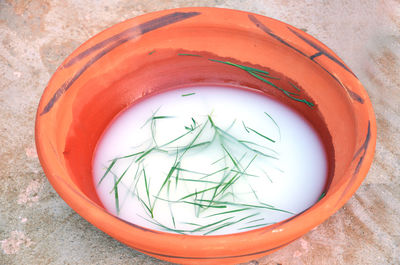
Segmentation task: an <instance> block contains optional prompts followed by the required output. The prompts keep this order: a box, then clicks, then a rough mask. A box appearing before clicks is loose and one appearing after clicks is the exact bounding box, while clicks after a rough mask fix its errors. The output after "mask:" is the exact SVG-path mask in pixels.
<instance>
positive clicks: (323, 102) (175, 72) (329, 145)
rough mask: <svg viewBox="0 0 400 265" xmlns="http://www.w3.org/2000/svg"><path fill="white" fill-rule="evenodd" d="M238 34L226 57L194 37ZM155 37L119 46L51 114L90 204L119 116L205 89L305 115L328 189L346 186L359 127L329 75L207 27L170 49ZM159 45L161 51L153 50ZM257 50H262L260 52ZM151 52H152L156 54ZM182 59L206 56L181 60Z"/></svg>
mask: <svg viewBox="0 0 400 265" xmlns="http://www.w3.org/2000/svg"><path fill="white" fill-rule="evenodd" d="M196 33H197V34H196ZM235 33H236V35H237V41H236V42H235V43H233V44H232V47H231V46H230V47H226V49H225V50H223V52H222V50H221V48H219V49H217V51H215V50H213V49H212V47H207V46H205V47H203V49H199V47H198V45H199V44H198V43H197V42H196V38H198V40H199V41H200V37H199V36H202V34H206V35H205V36H207V37H208V38H209V39H210V42H212V41H213V40H219V41H221V40H222V39H224V38H226V39H228V38H229V39H231V38H232V34H235ZM239 33H240V32H239ZM185 34H186V35H185ZM178 36H189V37H190V40H189V37H188V40H186V39H185V38H184V40H182V38H178ZM203 36H204V35H203ZM152 38H153V46H146V45H148V44H149V39H148V36H145V37H143V38H141V39H140V40H136V42H135V43H134V46H135V47H136V46H137V49H132V45H133V44H130V43H128V44H127V45H122V46H120V47H119V48H118V49H115V50H113V51H111V52H110V53H109V54H107V55H106V56H104V57H103V58H102V59H101V60H98V61H97V62H96V63H95V64H93V65H91V67H90V68H88V69H87V70H86V71H85V72H84V73H83V74H82V75H81V76H80V78H79V79H78V80H77V81H76V82H75V83H74V84H73V85H72V86H71V87H70V88H69V90H68V93H65V95H63V97H62V98H61V99H60V100H59V101H58V102H57V106H56V107H55V108H54V109H53V111H54V112H55V114H53V117H54V119H55V120H56V119H68V120H69V121H70V122H69V123H68V124H69V126H66V127H55V128H54V129H53V130H54V132H51V133H55V134H61V135H65V136H66V137H65V140H64V141H65V142H64V141H63V142H59V143H58V144H57V145H58V146H60V147H61V150H63V151H62V153H59V156H60V158H61V159H62V160H63V161H64V162H65V165H66V169H67V171H68V172H69V177H70V178H71V180H72V181H73V182H74V183H75V184H76V185H77V187H78V188H79V189H80V190H81V191H82V192H83V193H84V194H85V195H86V196H87V197H88V198H90V199H91V200H92V201H94V202H95V203H97V204H98V205H101V202H100V200H99V199H98V197H97V194H96V191H95V186H94V185H95V184H94V183H93V178H92V172H91V163H92V157H93V154H94V150H95V147H96V144H97V142H98V141H99V139H100V137H101V135H102V133H103V132H104V131H105V130H106V128H107V126H108V125H109V124H110V122H111V121H112V119H113V118H115V116H116V115H117V114H118V113H119V112H121V111H122V110H123V109H125V108H127V107H128V106H130V105H132V104H134V103H135V102H137V101H139V100H142V99H144V98H146V97H148V96H151V95H154V94H155V93H160V92H163V91H165V90H168V89H172V88H176V87H181V86H191V85H196V86H198V85H203V84H204V85H210V84H211V85H212V84H217V85H218V84H219V85H225V86H226V85H232V86H239V87H242V88H246V89H252V90H257V91H260V92H261V93H264V94H266V95H269V96H271V97H274V98H276V99H277V100H280V101H282V102H283V103H285V104H287V105H289V106H290V107H291V108H293V109H295V110H296V111H298V112H299V113H301V114H302V115H303V116H304V117H305V118H306V119H307V120H309V121H310V122H311V123H312V124H313V126H314V128H315V129H316V130H317V132H318V133H319V134H320V136H321V137H322V139H323V142H324V144H325V147H326V150H327V153H328V154H327V155H328V159H329V161H328V162H329V166H330V168H329V176H330V181H329V182H330V187H329V188H332V187H333V186H334V185H336V184H339V183H342V182H343V177H344V172H345V170H346V169H347V167H348V165H349V164H350V162H351V159H352V154H353V153H354V148H355V147H354V146H355V141H356V123H355V122H354V121H355V119H354V112H353V109H352V108H351V102H350V99H349V96H348V94H347V93H346V92H345V91H344V90H343V88H341V87H340V86H339V84H338V83H337V82H336V81H334V80H333V79H332V78H331V77H330V76H329V75H328V74H327V73H326V72H325V71H323V70H322V69H321V68H319V67H318V66H316V65H315V64H312V63H310V61H309V60H306V59H305V58H304V57H302V56H299V55H298V54H297V53H295V52H293V51H292V50H290V49H287V48H285V47H281V46H277V45H276V43H272V42H269V41H266V40H265V37H264V36H259V37H258V36H257V35H253V34H242V33H240V34H238V32H231V31H229V30H228V29H227V30H225V31H222V32H219V31H218V32H211V33H210V32H209V31H208V32H206V31H205V30H204V29H203V28H199V29H198V30H197V32H196V30H194V29H191V31H190V32H188V29H185V28H183V29H179V28H178V29H175V30H172V31H170V33H169V34H168V44H165V43H166V40H165V39H163V38H162V36H161V35H160V34H157V32H155V33H154V34H152ZM164 38H165V36H164ZM193 38H194V39H193ZM157 41H159V42H157ZM154 42H156V46H159V47H156V48H155V49H154V48H153V47H154ZM202 42H203V43H204V40H203V41H202ZM225 43H229V42H227V41H225ZM245 44H246V45H250V46H252V47H255V48H254V49H255V50H256V51H255V53H257V52H258V53H259V54H258V56H257V57H256V58H258V61H260V62H265V63H254V64H252V63H249V61H248V58H241V55H240V53H237V50H238V49H239V48H244V45H245ZM253 44H254V45H253ZM163 45H164V46H165V47H163ZM149 47H150V48H149ZM182 47H183V48H182ZM257 47H262V49H258V50H257ZM153 50H154V53H151V51H153ZM239 50H240V49H239ZM265 50H267V51H269V52H268V54H265ZM263 52H264V53H263ZM179 53H190V54H196V55H200V56H201V57H197V56H180V55H179ZM217 54H222V55H223V56H221V55H217ZM246 54H247V55H248V53H246ZM253 56H254V55H253ZM208 59H218V60H223V61H230V62H234V63H238V64H243V65H247V66H251V67H257V68H262V69H263V70H267V71H270V72H271V73H272V74H275V75H278V76H279V77H281V80H278V81H276V82H275V81H274V83H276V84H277V85H278V86H281V87H283V88H286V89H289V87H288V82H287V81H291V82H293V83H294V84H296V85H297V86H298V87H299V88H301V90H302V93H303V94H302V95H304V96H305V97H306V98H307V99H308V100H309V101H311V102H313V103H315V106H314V107H313V108H310V107H308V106H307V105H305V104H304V103H301V102H297V101H294V100H292V99H290V98H288V97H287V96H286V95H284V94H283V93H282V92H281V91H279V90H277V89H275V88H273V87H271V86H268V85H267V84H265V83H264V82H262V81H260V80H258V79H256V78H254V77H252V76H251V75H249V74H248V73H247V72H246V71H243V70H241V69H239V68H235V67H231V66H229V65H226V64H221V63H215V62H212V61H210V60H208ZM281 73H285V74H284V75H283V74H281ZM58 139H60V138H58Z"/></svg>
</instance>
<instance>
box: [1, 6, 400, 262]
mask: <svg viewBox="0 0 400 265" xmlns="http://www.w3.org/2000/svg"><path fill="white" fill-rule="evenodd" d="M184 6H216V7H226V8H233V9H240V10H246V11H251V12H255V13H258V14H262V15H266V16H270V17H273V18H276V19H279V20H282V21H284V22H287V23H289V24H292V25H294V26H296V27H299V28H301V29H303V30H305V31H307V32H308V33H310V34H311V35H313V36H315V37H317V38H318V39H319V40H321V41H322V42H324V43H325V44H327V45H328V46H329V47H330V48H331V49H332V50H334V51H335V52H336V53H337V54H338V55H339V56H340V57H341V58H342V59H343V60H344V61H345V62H346V63H347V64H348V65H349V67H350V68H351V69H352V70H353V72H355V73H356V75H357V76H358V77H359V79H360V80H361V82H362V83H363V84H364V86H365V88H366V89H367V91H368V93H369V95H370V97H371V100H372V103H373V106H374V109H375V112H376V118H377V123H378V142H377V147H376V155H375V160H374V163H373V165H372V167H371V170H370V172H369V174H368V176H367V178H366V179H365V181H364V183H363V184H362V186H361V187H360V188H359V190H358V191H357V193H356V194H355V195H354V196H353V197H352V198H351V199H350V200H349V202H348V203H347V204H346V205H345V206H344V207H343V208H342V209H341V210H339V211H338V212H337V213H336V214H335V215H333V216H332V217H331V218H329V219H328V220H327V221H326V222H325V223H323V224H322V225H320V226H318V227H317V228H315V229H314V230H312V231H311V232H309V233H308V234H306V235H305V236H303V237H302V238H300V239H299V240H297V241H295V242H294V243H292V244H291V245H289V246H288V247H286V248H284V249H282V250H279V251H278V252H275V253H274V254H272V255H269V256H266V257H263V258H261V259H259V260H256V261H251V262H249V263H248V264H274V265H276V264H318V265H322V264H329V265H333V264H400V226H399V225H398V224H399V223H400V220H399V219H400V163H399V160H400V148H399V142H400V60H399V56H400V33H399V32H400V2H399V1H398V0H397V1H394V0H388V1H378V0H376V1H373V0H368V1H353V0H334V1H322V0H316V1H304V0H302V1H287V0H281V1H279V0H253V1H245V0H232V1H228V0H213V1H211V0H210V1H206V0H197V1H194V0H190V1H183V0H182V1H181V0H160V1H149V0H142V1H140V0H120V1H111V0H107V1H89V0H81V1H77V0H76V1H73V0H68V1H55V0H25V1H24V0H20V1H11V0H0V41H1V42H0V181H1V182H0V264H167V263H166V262H162V261H158V260H156V259H154V258H151V257H148V256H146V255H144V254H141V253H139V252H137V251H134V250H132V249H130V248H128V247H126V246H124V245H122V244H120V243H119V242H117V241H115V240H114V239H112V238H110V237H109V236H107V235H106V234H104V233H103V232H101V231H99V230H98V229H96V228H95V227H93V226H92V225H91V224H89V223H88V222H87V221H85V220H84V219H83V218H81V217H80V216H79V215H77V214H76V213H75V212H74V211H73V210H72V209H71V208H69V207H68V206H67V205H66V204H65V203H64V201H63V200H62V199H61V198H60V197H59V196H58V195H57V194H56V192H55V191H54V190H53V188H52V187H51V186H50V184H49V183H48V181H47V179H46V177H45V175H44V174H43V171H42V169H41V166H40V164H39V161H38V158H37V154H36V150H35V145H34V119H35V112H36V108H37V105H38V102H39V99H40V95H41V93H42V91H43V89H44V88H45V86H46V84H47V82H48V80H49V78H50V77H51V75H52V74H53V72H54V71H55V69H56V67H57V66H58V65H59V64H60V63H61V62H62V61H63V60H64V58H65V57H66V56H67V55H68V54H70V53H71V52H72V51H73V50H74V49H75V48H76V47H77V46H78V45H79V44H81V43H83V42H84V41H85V40H87V39H88V38H89V37H91V36H93V35H94V34H96V33H98V32H100V31H101V30H103V29H105V28H107V27H109V26H111V25H113V24H115V23H117V22H120V21H123V20H125V19H128V18H131V17H134V16H137V15H140V14H143V13H146V12H151V11H155V10H161V9H168V8H175V7H184Z"/></svg>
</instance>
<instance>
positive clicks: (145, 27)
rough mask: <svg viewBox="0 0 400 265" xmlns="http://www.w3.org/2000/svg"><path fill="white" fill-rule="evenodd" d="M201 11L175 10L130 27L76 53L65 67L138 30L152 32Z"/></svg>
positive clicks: (143, 32)
mask: <svg viewBox="0 0 400 265" xmlns="http://www.w3.org/2000/svg"><path fill="white" fill-rule="evenodd" d="M199 14H200V13H199V12H188V13H184V12H175V13H172V14H168V15H165V16H162V17H159V18H155V19H152V20H150V21H147V22H144V23H142V24H139V25H136V26H133V27H130V28H128V29H126V30H124V31H122V32H120V33H118V34H116V35H113V36H111V37H109V38H107V39H105V40H103V41H101V42H99V43H97V44H96V45H94V46H92V47H90V48H88V49H86V50H84V51H83V52H81V53H79V54H78V55H76V56H75V57H73V58H71V59H70V60H69V61H68V62H66V63H65V64H64V65H63V67H65V68H67V67H70V66H72V65H73V64H75V63H77V62H78V61H80V60H82V59H83V58H85V57H86V56H88V55H90V54H91V53H93V52H95V51H97V50H99V49H101V48H103V47H105V46H107V45H108V44H110V43H112V42H115V41H118V40H120V39H121V38H123V37H124V38H125V37H128V36H130V35H137V33H138V32H140V34H145V33H147V32H150V31H152V30H155V29H159V28H161V27H164V26H167V25H170V24H172V23H175V22H178V21H181V20H184V19H187V18H190V17H193V16H197V15H199Z"/></svg>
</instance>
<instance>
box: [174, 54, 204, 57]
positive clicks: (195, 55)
mask: <svg viewBox="0 0 400 265" xmlns="http://www.w3.org/2000/svg"><path fill="white" fill-rule="evenodd" d="M178 55H179V56H193V57H201V55H198V54H192V53H178Z"/></svg>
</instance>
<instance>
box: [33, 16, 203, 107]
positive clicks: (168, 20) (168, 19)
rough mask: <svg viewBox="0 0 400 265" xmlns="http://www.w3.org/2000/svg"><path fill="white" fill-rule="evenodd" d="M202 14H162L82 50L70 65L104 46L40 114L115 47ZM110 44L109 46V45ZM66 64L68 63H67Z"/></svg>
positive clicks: (63, 86) (59, 89)
mask: <svg viewBox="0 0 400 265" xmlns="http://www.w3.org/2000/svg"><path fill="white" fill-rule="evenodd" d="M197 15H200V13H199V12H188V13H182V12H175V13H172V14H169V15H165V16H162V17H160V18H156V19H153V20H150V21H148V22H145V23H143V24H140V25H138V26H135V27H132V28H131V29H128V30H126V31H124V32H123V34H122V35H120V34H116V35H115V36H116V37H115V36H113V37H110V38H109V39H107V40H105V41H103V42H100V43H99V45H98V46H97V44H96V45H95V46H93V47H92V48H93V49H92V48H89V49H87V50H86V51H84V52H82V53H81V54H78V55H77V56H76V57H74V58H73V59H71V61H69V62H67V64H68V65H72V64H73V63H75V62H77V61H79V60H81V59H82V58H84V57H86V56H88V55H89V54H91V53H93V52H94V51H96V50H98V49H101V48H103V47H106V48H104V49H103V50H101V51H99V53H97V54H96V55H95V56H94V57H93V58H91V59H90V60H89V61H88V62H87V63H86V64H85V65H84V66H83V67H81V68H80V69H79V70H78V71H77V72H76V73H75V74H74V76H73V77H72V78H71V79H69V80H68V81H66V82H65V83H64V84H63V85H62V86H61V87H60V88H58V89H57V91H56V92H55V93H54V94H53V96H52V97H51V99H50V100H49V102H48V103H47V104H46V106H45V107H44V108H43V110H42V112H41V113H40V115H43V114H46V113H47V112H49V111H50V110H51V108H52V107H53V106H54V104H55V103H56V102H57V101H58V99H59V98H60V97H61V96H62V95H63V94H64V93H65V92H66V91H67V90H68V89H69V88H70V87H71V86H72V84H73V83H74V82H75V81H76V80H77V79H78V78H79V77H80V76H81V75H82V74H83V73H84V72H85V71H86V70H87V69H88V68H89V67H90V66H91V65H92V64H93V63H95V62H96V61H97V60H99V59H100V58H102V57H103V56H104V55H106V54H107V53H109V52H110V51H112V50H113V49H115V48H117V47H118V46H120V45H122V44H124V43H125V42H127V41H129V40H131V39H133V38H135V37H137V36H140V35H141V34H145V33H147V32H150V31H152V30H155V29H159V28H161V27H164V26H167V25H170V24H173V23H176V22H178V21H182V20H185V19H188V18H191V17H193V16H197ZM108 44H110V45H109V46H107V45H108ZM67 64H66V65H67Z"/></svg>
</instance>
